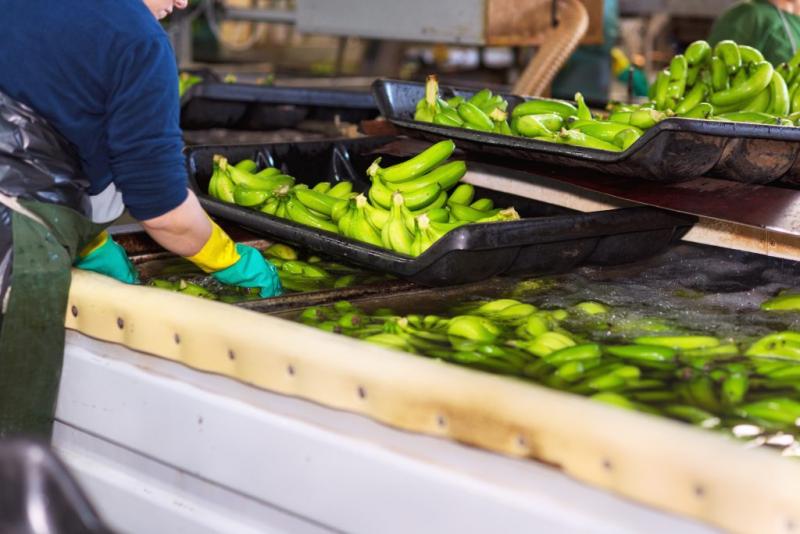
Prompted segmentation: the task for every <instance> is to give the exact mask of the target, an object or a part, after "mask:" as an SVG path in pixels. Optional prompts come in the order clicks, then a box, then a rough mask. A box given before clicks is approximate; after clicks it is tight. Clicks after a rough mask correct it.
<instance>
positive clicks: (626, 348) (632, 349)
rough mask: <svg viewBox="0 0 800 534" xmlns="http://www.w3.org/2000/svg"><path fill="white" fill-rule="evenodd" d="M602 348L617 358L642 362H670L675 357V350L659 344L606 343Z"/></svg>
mask: <svg viewBox="0 0 800 534" xmlns="http://www.w3.org/2000/svg"><path fill="white" fill-rule="evenodd" d="M604 350H605V351H606V352H608V353H609V354H611V355H613V356H617V357H618V358H624V359H626V360H637V361H643V362H659V363H661V362H671V361H674V359H675V354H676V353H675V350H674V349H672V348H670V347H665V346H660V345H608V346H606V347H604Z"/></svg>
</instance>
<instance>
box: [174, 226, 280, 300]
mask: <svg viewBox="0 0 800 534" xmlns="http://www.w3.org/2000/svg"><path fill="white" fill-rule="evenodd" d="M187 259H188V260H189V261H191V262H192V263H194V264H195V265H197V266H198V267H200V268H201V269H202V270H203V271H205V272H207V273H211V275H212V276H213V277H214V278H215V279H217V280H218V281H220V282H222V283H223V284H227V285H233V286H241V287H257V288H259V294H260V295H261V298H269V297H275V296H278V295H280V294H281V293H283V288H282V287H281V280H280V278H278V270H277V269H276V268H275V266H274V265H272V264H271V263H269V262H268V261H267V260H265V259H264V256H262V255H261V253H260V252H259V251H258V250H256V249H254V248H253V247H248V246H247V245H242V244H236V243H234V242H233V240H232V239H231V238H230V237H228V234H226V233H225V232H224V231H223V230H222V228H220V227H219V226H218V225H217V224H216V223H215V222H213V221H212V222H211V237H209V238H208V241H207V242H206V244H205V245H203V248H202V249H201V250H200V252H198V253H197V254H195V255H194V256H191V257H189V258H187Z"/></svg>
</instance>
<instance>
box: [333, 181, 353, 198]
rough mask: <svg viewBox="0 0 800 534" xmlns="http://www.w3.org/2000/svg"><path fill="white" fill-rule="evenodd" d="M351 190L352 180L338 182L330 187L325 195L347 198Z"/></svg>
mask: <svg viewBox="0 0 800 534" xmlns="http://www.w3.org/2000/svg"><path fill="white" fill-rule="evenodd" d="M352 192H353V182H348V181H345V182H339V183H337V184H336V185H334V186H333V187H331V188H330V190H329V191H328V193H327V195H328V196H331V197H335V198H348V197H349V196H350V193H352Z"/></svg>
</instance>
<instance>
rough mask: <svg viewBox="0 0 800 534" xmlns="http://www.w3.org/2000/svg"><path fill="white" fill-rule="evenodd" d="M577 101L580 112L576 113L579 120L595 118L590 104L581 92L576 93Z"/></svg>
mask: <svg viewBox="0 0 800 534" xmlns="http://www.w3.org/2000/svg"><path fill="white" fill-rule="evenodd" d="M575 102H576V103H577V104H578V112H577V113H576V115H577V116H578V120H584V121H590V120H592V119H593V118H594V117H592V112H591V110H590V109H589V106H587V105H586V100H585V99H584V98H583V95H582V94H581V93H580V92H577V93H575Z"/></svg>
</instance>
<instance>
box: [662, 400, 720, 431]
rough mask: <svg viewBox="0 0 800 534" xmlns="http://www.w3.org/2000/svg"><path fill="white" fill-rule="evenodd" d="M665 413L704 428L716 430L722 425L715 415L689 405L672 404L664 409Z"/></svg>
mask: <svg viewBox="0 0 800 534" xmlns="http://www.w3.org/2000/svg"><path fill="white" fill-rule="evenodd" d="M664 413H666V414H667V415H670V416H672V417H675V418H677V419H682V420H684V421H687V422H689V423H692V424H694V425H698V426H700V427H702V428H715V427H717V426H719V423H720V420H719V417H717V416H716V415H714V414H713V413H710V412H707V411H705V410H703V409H700V408H697V407H696V406H690V405H687V404H670V405H668V406H665V407H664Z"/></svg>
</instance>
